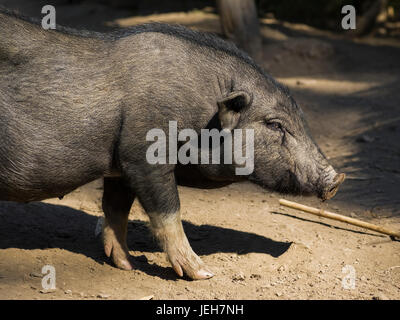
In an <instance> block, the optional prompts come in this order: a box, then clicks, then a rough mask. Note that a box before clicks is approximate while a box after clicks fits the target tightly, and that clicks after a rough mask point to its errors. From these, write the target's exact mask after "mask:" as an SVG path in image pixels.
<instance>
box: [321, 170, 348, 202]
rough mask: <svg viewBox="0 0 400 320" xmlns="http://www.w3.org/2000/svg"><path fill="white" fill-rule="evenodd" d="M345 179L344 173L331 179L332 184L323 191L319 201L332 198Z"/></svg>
mask: <svg viewBox="0 0 400 320" xmlns="http://www.w3.org/2000/svg"><path fill="white" fill-rule="evenodd" d="M345 178H346V175H345V174H344V173H339V174H337V175H336V176H335V178H334V179H333V183H332V184H331V185H329V186H328V187H327V188H325V189H324V190H323V192H322V195H321V199H322V200H323V201H325V200H329V199H331V198H333V197H334V196H335V194H336V192H337V191H338V189H339V186H340V185H341V184H342V182H343V181H344V179H345Z"/></svg>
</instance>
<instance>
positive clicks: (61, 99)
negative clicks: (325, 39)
mask: <svg viewBox="0 0 400 320" xmlns="http://www.w3.org/2000/svg"><path fill="white" fill-rule="evenodd" d="M0 39H1V41H0V129H1V130H0V200H2V201H3V200H6V201H17V202H30V201H41V200H43V199H47V198H53V197H62V196H63V195H65V194H67V193H69V192H71V191H73V190H74V189H76V188H77V187H79V186H82V185H84V184H86V183H88V182H90V181H93V180H95V179H99V178H103V179H104V193H103V200H102V207H103V211H104V215H105V222H104V227H103V236H102V238H103V246H104V251H105V254H106V255H107V256H108V257H110V258H111V260H112V261H113V263H114V264H115V266H117V267H118V268H121V269H124V270H131V269H132V268H133V267H134V266H133V264H132V262H131V261H130V256H129V252H128V247H127V243H126V237H127V224H128V214H129V211H130V209H131V206H132V203H133V201H134V200H135V198H137V199H138V200H139V201H140V203H141V205H142V206H143V208H144V210H145V211H146V213H147V215H148V216H149V221H150V227H151V230H152V232H153V235H154V236H155V238H156V239H157V241H158V243H159V244H160V246H161V248H162V249H163V250H164V251H165V252H166V254H167V256H168V259H169V261H170V263H171V265H172V268H173V269H174V270H175V272H176V273H177V275H179V276H181V277H182V276H183V275H184V274H186V275H187V277H189V278H191V279H208V278H210V277H212V276H213V273H212V271H211V270H210V269H209V267H207V266H206V265H205V264H204V263H203V262H202V260H201V259H200V258H199V257H198V256H197V255H196V253H195V252H194V251H193V250H192V248H191V246H190V244H189V241H188V239H187V237H186V235H185V232H184V229H183V227H182V222H181V213H180V202H179V195H178V189H177V181H178V182H179V181H183V180H185V179H182V176H183V177H186V183H187V182H189V184H191V183H193V184H195V178H193V180H191V178H190V177H191V175H193V177H196V179H197V178H199V180H201V181H211V182H215V183H216V184H221V183H222V184H228V183H232V182H235V181H242V180H249V181H251V182H254V183H256V184H258V185H260V186H262V187H264V188H266V189H268V190H275V191H280V192H283V193H293V194H305V195H316V196H318V197H320V198H321V199H323V200H326V199H329V198H331V197H333V196H334V194H335V193H336V191H337V190H338V187H339V185H340V184H341V183H342V182H343V180H344V174H338V173H337V172H336V171H335V170H334V169H333V167H332V166H331V165H330V164H329V163H328V161H327V159H326V157H325V156H324V154H323V153H322V152H321V150H320V149H319V148H318V146H317V145H316V143H315V142H314V140H313V139H312V137H311V135H310V132H309V129H308V127H307V125H306V122H305V119H304V115H303V112H302V111H301V109H300V107H299V106H298V105H297V104H296V102H295V101H294V99H293V98H292V96H291V95H290V93H289V91H288V90H287V89H286V88H285V87H284V86H283V85H281V84H280V83H278V82H277V81H275V80H274V79H273V78H272V77H271V76H269V75H268V74H267V73H266V72H264V71H263V70H262V69H261V68H260V67H259V66H258V65H257V64H256V63H255V62H253V60H252V59H251V58H250V57H249V56H248V55H247V54H246V53H244V52H242V51H241V50H239V49H237V47H236V46H235V45H233V44H231V43H230V42H226V41H224V40H222V39H220V38H218V37H217V36H213V35H209V34H205V33H201V32H196V31H192V30H189V29H187V28H184V27H182V26H175V25H166V24H158V23H152V24H145V25H139V26H135V27H132V28H127V29H122V30H118V31H114V32H110V33H96V32H89V31H77V30H73V29H69V28H63V27H60V26H57V29H56V30H43V29H42V28H41V27H40V25H39V24H38V23H36V22H35V21H32V20H31V19H29V18H24V17H21V16H19V15H16V14H14V13H12V12H9V11H8V10H6V9H2V10H1V11H0ZM171 120H173V121H176V122H177V126H178V129H179V130H182V129H184V128H190V129H193V130H195V131H196V132H197V133H200V131H201V129H204V128H217V129H219V130H235V129H252V130H253V132H254V170H253V171H252V172H251V173H250V174H249V175H244V176H243V175H241V176H239V175H236V174H235V168H236V167H237V166H238V164H235V163H232V164H225V163H222V164H201V163H200V164H198V165H186V166H185V165H182V164H171V163H166V164H150V163H149V162H148V161H147V159H146V156H145V155H146V150H147V149H148V147H149V144H151V142H149V141H147V140H146V133H147V132H149V130H151V129H152V128H160V129H163V130H165V131H167V127H168V123H169V121H171ZM182 169H183V170H182ZM182 172H183V174H182ZM183 182H185V181H183Z"/></svg>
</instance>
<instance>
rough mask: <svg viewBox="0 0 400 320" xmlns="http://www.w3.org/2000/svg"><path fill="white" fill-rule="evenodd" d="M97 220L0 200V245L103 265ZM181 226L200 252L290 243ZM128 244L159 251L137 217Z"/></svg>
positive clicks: (150, 268)
mask: <svg viewBox="0 0 400 320" xmlns="http://www.w3.org/2000/svg"><path fill="white" fill-rule="evenodd" d="M97 222H98V217H97V216H92V215H89V214H86V213H85V212H83V211H79V210H75V209H72V208H70V207H66V206H59V205H52V204H47V203H41V202H35V203H30V204H18V203H13V202H0V249H7V248H19V249H25V250H32V249H45V248H60V249H65V250H68V251H71V252H74V253H80V254H83V255H85V256H87V257H89V258H91V259H93V260H95V261H96V262H98V263H100V264H104V263H108V264H109V263H110V261H109V259H108V258H107V257H106V256H105V254H104V253H103V248H102V244H101V240H100V237H99V238H96V237H95V235H94V232H95V228H96V225H97ZM184 228H185V231H186V234H187V236H188V238H189V240H190V242H191V244H192V247H193V249H194V251H195V252H197V253H198V254H200V255H209V254H213V253H218V252H224V253H228V252H232V253H238V254H246V253H249V252H257V253H264V254H268V255H271V256H273V257H279V256H280V255H282V254H283V253H285V252H286V251H287V250H288V249H289V247H290V245H291V243H290V242H279V241H274V240H272V239H269V238H266V237H263V236H260V235H256V234H253V233H247V232H242V231H238V230H232V229H227V228H222V227H216V226H211V225H202V226H196V225H194V224H191V223H190V222H187V221H185V222H184ZM128 246H129V247H130V249H131V250H135V251H142V252H159V251H160V249H159V248H158V246H157V244H156V243H155V242H154V240H153V239H152V237H151V234H150V231H149V229H148V227H147V224H146V223H145V222H143V221H139V220H133V221H130V223H129V225H128ZM133 263H134V265H135V267H136V268H137V269H139V270H142V271H143V272H145V273H147V274H151V275H155V276H160V277H164V278H168V279H171V278H176V276H175V275H174V274H173V273H172V271H171V270H172V269H171V268H163V267H161V266H157V265H155V264H148V263H147V259H146V257H145V256H139V257H135V258H133ZM166 269H171V270H169V271H168V270H166ZM170 271H171V272H170Z"/></svg>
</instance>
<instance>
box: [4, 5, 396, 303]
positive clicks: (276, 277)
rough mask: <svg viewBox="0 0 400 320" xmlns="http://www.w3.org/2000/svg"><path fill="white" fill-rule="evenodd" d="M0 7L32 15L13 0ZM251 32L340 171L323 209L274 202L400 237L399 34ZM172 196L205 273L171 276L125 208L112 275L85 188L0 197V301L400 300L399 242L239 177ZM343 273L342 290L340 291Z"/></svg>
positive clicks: (141, 220) (125, 19) (86, 14)
mask: <svg viewBox="0 0 400 320" xmlns="http://www.w3.org/2000/svg"><path fill="white" fill-rule="evenodd" d="M64 2H65V1H64ZM38 3H40V1H38V2H37V3H35V5H36V7H38ZM0 4H6V5H8V6H9V7H18V6H19V8H20V9H21V11H23V12H25V13H27V14H31V15H32V12H36V11H34V10H35V8H36V7H35V6H34V5H30V6H27V5H26V6H24V5H23V4H24V2H22V1H6V0H4V1H0ZM58 12H59V13H58V17H59V21H58V22H59V23H62V24H67V25H72V26H74V25H75V26H86V27H88V28H91V29H97V30H103V29H107V28H108V27H107V26H110V25H113V26H117V25H123V26H127V25H132V24H135V23H139V22H145V21H150V20H152V21H167V22H177V23H182V24H185V25H188V26H191V27H194V28H197V29H201V30H206V31H213V32H217V33H218V32H220V27H219V24H218V18H217V16H216V15H215V14H214V13H212V12H211V10H208V9H206V10H197V11H192V12H189V13H183V12H177V13H166V14H158V15H153V16H146V17H136V18H135V17H130V16H129V12H128V11H127V10H126V9H112V10H110V9H108V10H106V9H105V8H104V7H102V6H100V5H93V4H91V3H89V4H87V5H86V6H85V7H84V10H80V9H79V8H78V7H76V6H73V5H64V6H63V7H62V10H59V11H58ZM73 13H75V14H76V15H75V16H74V15H73ZM70 17H74V18H73V19H72V18H70ZM262 32H263V35H264V36H265V37H264V42H265V43H264V48H263V49H264V62H263V66H264V67H265V68H266V69H267V70H268V71H269V72H270V73H271V74H272V75H274V76H275V77H277V78H278V79H279V80H280V81H282V82H283V83H285V84H286V85H287V86H288V87H289V88H290V89H291V91H292V93H293V95H294V97H295V99H296V100H297V101H298V103H299V105H301V107H302V108H303V109H304V111H305V113H306V116H307V118H308V120H309V124H310V127H311V130H312V133H313V135H314V137H315V139H316V140H317V142H318V143H319V145H320V147H321V149H322V150H323V151H324V152H325V153H326V155H327V156H328V157H329V158H330V161H331V162H332V164H333V165H334V166H335V167H336V168H337V169H338V171H341V172H345V173H346V174H347V175H348V179H347V180H346V182H345V183H344V185H343V186H342V188H341V190H340V191H339V193H338V194H337V196H336V197H335V198H334V199H333V200H331V201H328V202H326V203H320V202H319V200H317V199H314V198H303V197H285V198H287V199H291V200H295V201H298V202H301V203H304V204H307V205H311V206H317V207H323V208H325V209H327V210H330V211H333V212H337V213H340V214H343V215H347V216H352V217H357V218H359V219H362V220H365V221H369V222H372V223H376V224H379V225H382V226H386V227H388V228H391V229H393V230H397V231H400V197H399V191H400V144H399V141H400V107H399V102H400V81H399V78H400V76H399V75H400V59H399V57H400V45H399V44H400V43H399V40H398V39H393V38H385V39H382V38H366V39H362V40H357V41H351V40H347V39H344V38H342V37H339V36H337V35H331V34H329V33H328V32H322V31H320V30H315V29H312V28H309V27H306V26H302V25H297V24H290V23H281V22H279V21H276V20H272V19H265V20H262ZM179 191H180V196H181V202H182V213H183V218H184V227H185V230H186V233H187V235H188V237H189V240H190V242H191V244H192V246H193V248H194V250H195V251H196V252H197V253H198V254H200V255H201V257H202V259H203V260H204V261H205V262H206V263H207V264H208V265H209V266H210V267H211V269H212V270H213V271H214V272H215V274H216V276H215V277H214V278H212V279H210V280H207V281H189V280H187V279H179V278H177V277H176V276H175V274H174V272H173V270H172V269H171V268H170V266H169V264H168V262H167V261H166V258H165V255H164V254H163V253H162V252H161V251H160V250H159V248H158V247H157V245H156V244H155V243H154V241H153V239H152V238H151V236H150V234H149V230H148V227H147V221H148V220H147V217H146V215H145V214H144V212H143V210H142V208H141V207H140V205H139V204H138V203H135V205H134V207H133V208H132V211H131V215H130V223H129V236H128V245H129V247H130V249H131V251H130V253H131V255H132V256H133V257H134V258H133V261H134V263H135V266H136V270H134V271H132V272H126V271H121V270H118V269H116V268H114V267H113V266H112V265H111V264H110V261H109V260H108V259H107V258H106V257H105V255H104V254H103V250H102V246H101V243H100V238H99V237H98V236H97V237H96V236H95V229H96V225H97V223H98V221H99V218H100V217H102V211H101V207H100V205H101V192H102V182H101V181H95V182H92V183H91V184H88V185H86V186H83V187H81V188H79V189H77V190H76V191H74V192H73V193H71V194H69V195H67V196H66V197H65V198H64V199H63V200H58V199H50V200H47V201H45V202H42V203H31V204H26V205H24V204H15V203H8V202H2V203H0V299H139V298H142V297H148V296H154V299H310V298H311V299H400V242H399V241H391V240H390V239H389V238H388V237H384V236H381V235H378V234H376V233H374V232H370V231H365V230H363V229H360V228H357V227H353V226H349V225H346V224H343V223H340V222H335V221H331V220H327V219H324V218H318V217H315V216H312V215H309V214H306V213H301V212H297V211H294V210H291V209H285V208H282V207H280V206H279V204H278V199H279V198H280V197H283V196H282V195H279V194H276V193H271V192H267V191H265V190H262V189H261V188H259V187H257V186H254V185H251V184H249V183H240V184H234V185H231V186H228V187H224V188H221V189H215V190H199V189H191V188H185V187H181V188H180V189H179ZM47 264H49V265H52V266H54V267H55V269H56V281H57V282H56V286H57V289H56V290H55V291H51V292H46V291H43V290H42V286H41V280H42V279H41V277H42V276H43V275H42V274H41V269H42V267H43V266H44V265H47ZM345 266H351V267H350V268H351V270H353V271H354V272H355V288H354V289H346V288H344V287H343V281H344V280H343V279H344V278H345V277H346V276H349V273H348V271H347V272H343V267H345ZM347 270H350V269H347Z"/></svg>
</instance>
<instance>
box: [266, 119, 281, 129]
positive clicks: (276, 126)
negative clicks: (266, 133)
mask: <svg viewBox="0 0 400 320" xmlns="http://www.w3.org/2000/svg"><path fill="white" fill-rule="evenodd" d="M266 124H267V128H268V129H271V130H274V131H283V129H282V125H281V124H280V123H279V122H276V121H267V122H266Z"/></svg>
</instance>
